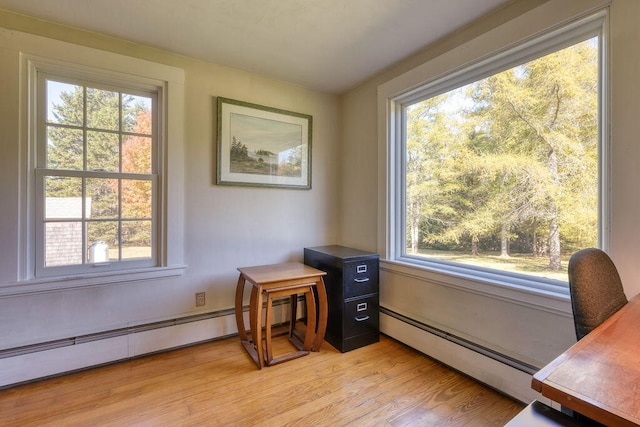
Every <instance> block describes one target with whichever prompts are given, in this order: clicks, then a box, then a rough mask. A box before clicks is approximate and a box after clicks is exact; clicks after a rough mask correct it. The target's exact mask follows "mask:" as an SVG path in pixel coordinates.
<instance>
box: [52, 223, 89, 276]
mask: <svg viewBox="0 0 640 427" xmlns="http://www.w3.org/2000/svg"><path fill="white" fill-rule="evenodd" d="M44 244H45V265H46V266H47V267H53V266H59V265H72V264H81V263H82V223H81V222H49V223H46V224H45V242H44Z"/></svg>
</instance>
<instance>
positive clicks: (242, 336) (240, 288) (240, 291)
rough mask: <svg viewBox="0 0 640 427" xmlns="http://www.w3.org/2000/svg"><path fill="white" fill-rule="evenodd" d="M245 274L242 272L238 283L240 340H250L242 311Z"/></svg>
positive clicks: (237, 316) (237, 298)
mask: <svg viewBox="0 0 640 427" xmlns="http://www.w3.org/2000/svg"><path fill="white" fill-rule="evenodd" d="M244 284H245V280H244V276H243V275H242V274H240V277H238V285H237V286H236V325H237V326H238V335H239V336H240V341H248V340H249V338H248V337H247V330H246V328H245V326H244V313H243V312H242V300H243V298H244Z"/></svg>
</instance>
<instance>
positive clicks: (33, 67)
mask: <svg viewBox="0 0 640 427" xmlns="http://www.w3.org/2000/svg"><path fill="white" fill-rule="evenodd" d="M21 37H23V38H24V42H25V44H26V45H28V46H30V48H29V49H27V51H20V52H17V55H18V58H19V63H20V66H19V68H16V72H17V74H18V76H19V94H20V99H21V102H20V104H19V116H20V123H19V129H20V130H19V134H18V137H19V140H20V173H19V176H18V185H19V189H20V190H19V213H20V214H19V219H18V235H19V239H18V249H17V253H18V256H17V261H18V264H17V275H16V276H17V277H16V280H15V281H13V282H10V283H7V284H4V285H2V286H0V297H5V296H18V295H26V294H33V293H41V292H52V291H58V290H67V289H75V288H86V287H94V286H104V285H116V284H122V283H128V282H133V281H139V280H156V279H162V278H170V277H176V276H181V275H182V274H183V273H184V270H185V269H186V266H185V264H184V212H183V205H184V143H183V141H184V108H185V103H184V90H185V89H184V81H185V73H184V70H183V69H180V68H177V67H173V66H168V65H164V64H159V63H155V62H151V61H147V60H143V59H138V58H133V57H129V56H125V55H121V54H116V53H112V52H105V51H101V50H97V49H94V48H89V47H85V46H80V45H74V44H69V43H65V42H60V41H58V40H53V39H47V38H43V37H39V36H31V35H24V36H21ZM38 70H42V71H45V72H48V73H52V74H58V75H60V74H62V75H70V76H72V77H73V76H75V77H77V78H85V79H88V80H93V79H96V78H97V79H98V80H99V79H100V77H105V76H107V77H109V79H110V80H111V81H113V82H114V83H116V84H117V85H118V86H127V85H128V84H131V83H133V84H134V85H142V86H144V85H148V86H149V87H154V88H158V89H159V90H160V95H161V96H159V98H158V104H159V105H160V107H161V108H160V109H159V112H160V113H159V117H158V123H159V127H158V129H159V144H158V148H159V153H158V162H157V164H158V166H159V168H160V170H159V171H160V174H161V176H160V179H159V184H158V188H159V191H158V201H159V203H158V212H157V215H156V219H157V221H158V233H157V234H158V236H157V240H158V244H157V248H158V252H157V262H156V266H153V267H140V268H126V269H120V270H113V271H106V272H105V271H104V270H100V271H97V272H81V273H72V274H65V275H61V276H49V277H36V276H35V241H34V239H35V236H34V233H35V227H36V224H35V198H34V195H35V188H34V186H35V166H36V163H35V155H36V151H35V148H36V146H35V142H36V141H35V138H36V135H37V125H36V121H35V120H34V117H33V114H34V109H33V108H32V106H34V105H36V100H37V98H36V97H37V71H38ZM169 242H170V243H169Z"/></svg>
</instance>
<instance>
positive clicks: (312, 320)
mask: <svg viewBox="0 0 640 427" xmlns="http://www.w3.org/2000/svg"><path fill="white" fill-rule="evenodd" d="M304 298H305V301H306V305H307V331H306V335H305V338H304V345H303V346H302V348H303V349H304V350H307V351H309V350H311V348H312V347H313V344H314V342H315V337H316V298H315V296H314V294H313V287H312V286H309V287H308V288H307V289H306V290H305V293H304Z"/></svg>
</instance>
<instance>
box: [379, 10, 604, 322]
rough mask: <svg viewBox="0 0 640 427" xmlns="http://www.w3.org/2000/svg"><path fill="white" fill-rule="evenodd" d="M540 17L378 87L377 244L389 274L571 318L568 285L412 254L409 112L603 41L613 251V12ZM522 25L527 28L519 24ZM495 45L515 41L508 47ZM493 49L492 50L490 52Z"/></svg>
mask: <svg viewBox="0 0 640 427" xmlns="http://www.w3.org/2000/svg"><path fill="white" fill-rule="evenodd" d="M551 3H556V2H551ZM549 7H550V8H551V7H553V5H550V6H549ZM540 9H544V8H540ZM535 12H536V13H529V15H530V16H529V17H528V19H527V24H524V19H520V20H519V19H516V20H514V21H513V22H510V23H509V24H508V25H503V26H502V27H498V28H497V29H495V30H493V31H490V32H489V33H487V34H485V35H484V36H481V37H479V38H478V39H474V40H473V41H471V42H469V43H467V44H466V45H463V46H461V47H460V48H457V49H454V50H452V51H450V52H448V53H447V54H444V55H442V56H440V57H438V58H435V59H434V60H431V61H429V62H427V63H425V64H423V65H422V66H419V67H417V68H415V69H413V70H411V71H409V72H407V73H405V74H403V75H401V76H399V77H397V78H395V79H393V80H391V81H389V82H386V83H384V84H382V85H381V86H379V87H378V124H379V129H378V135H379V138H378V148H379V151H378V152H379V188H380V189H381V191H380V195H379V205H378V212H379V221H380V224H379V230H381V234H380V235H379V238H378V241H379V242H381V243H380V246H379V248H378V251H379V252H380V254H381V255H382V258H383V259H382V262H381V266H382V268H383V269H388V270H389V271H393V272H396V273H399V274H404V275H409V276H412V277H417V278H420V279H423V280H427V281H432V282H437V283H440V284H442V285H446V286H452V287H456V288H459V289H463V290H467V291H471V292H475V293H482V294H485V295H490V296H494V297H496V298H500V299H506V300H511V301H517V302H525V303H528V304H530V305H533V306H536V307H538V308H541V309H544V310H552V311H560V312H563V313H564V312H566V311H567V309H568V305H567V304H566V303H567V302H568V300H569V292H568V286H567V283H566V282H562V281H558V280H551V279H543V278H536V277H533V276H527V275H522V274H513V273H507V272H500V271H497V270H491V269H486V268H480V267H472V266H467V265H464V264H453V263H447V262H441V261H437V260H434V259H427V258H424V257H418V256H411V255H407V254H405V247H406V245H405V235H404V233H405V231H404V230H406V228H405V226H404V209H405V200H404V187H403V186H404V176H405V170H404V155H405V154H404V151H405V150H404V138H405V135H404V117H403V111H404V107H405V106H407V105H410V104H413V103H415V102H417V101H419V100H422V99H425V97H426V96H427V97H428V96H435V95H437V94H441V93H444V92H447V91H448V90H452V89H454V88H457V87H460V86H463V85H465V84H467V83H471V82H473V81H477V80H480V79H482V78H484V77H487V76H489V75H491V74H494V73H497V72H499V71H502V70H505V69H508V68H510V67H513V66H516V65H519V64H522V63H524V62H527V61H529V60H532V59H534V58H537V57H540V56H543V55H545V54H547V53H550V52H553V51H556V50H559V49H561V48H563V47H567V46H569V45H571V44H574V43H575V42H577V41H578V40H585V39H587V38H590V37H592V36H596V35H597V36H598V37H599V39H598V40H599V43H600V46H599V52H600V58H599V59H600V62H599V67H600V76H599V78H600V83H601V84H600V88H599V108H600V111H599V132H600V135H599V137H600V141H599V168H598V169H599V177H598V178H599V179H598V182H599V233H598V235H599V242H600V243H599V245H600V247H602V248H605V249H606V248H607V247H608V243H609V237H608V236H609V230H610V227H609V222H608V221H609V213H608V210H609V205H610V202H609V197H608V192H607V191H606V189H608V181H609V179H608V176H609V170H610V168H609V141H608V136H609V131H608V128H607V126H608V122H609V120H608V117H607V114H608V102H607V97H606V94H607V86H608V83H607V70H606V65H607V60H606V57H607V49H606V46H607V42H608V39H607V25H608V14H607V10H606V9H603V10H600V11H599V12H596V13H594V12H593V11H591V12H589V13H584V14H583V15H582V16H579V17H578V18H576V17H575V16H572V15H568V16H567V17H566V18H565V20H564V21H563V20H562V17H561V16H560V17H558V18H557V19H559V21H556V22H549V18H545V19H543V20H542V22H536V23H534V24H530V22H531V19H532V18H531V15H536V14H539V15H542V14H543V13H544V12H541V11H540V10H537V11H535ZM546 13H547V14H548V15H547V16H549V15H551V16H553V14H552V13H549V10H547V11H546ZM534 19H535V18H534ZM519 21H523V22H520V23H519ZM518 26H519V27H520V28H518ZM532 27H534V28H535V29H533V28H532ZM536 27H537V28H536ZM514 34H515V36H514ZM518 36H519V37H518ZM500 37H502V39H501V38H500ZM514 37H516V38H515V39H514ZM496 40H507V41H508V40H513V41H512V42H504V44H501V43H500V42H499V41H496ZM487 44H489V45H492V46H491V47H489V48H488V49H487V47H486V45H487ZM481 46H482V48H481ZM456 56H458V57H456Z"/></svg>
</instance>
